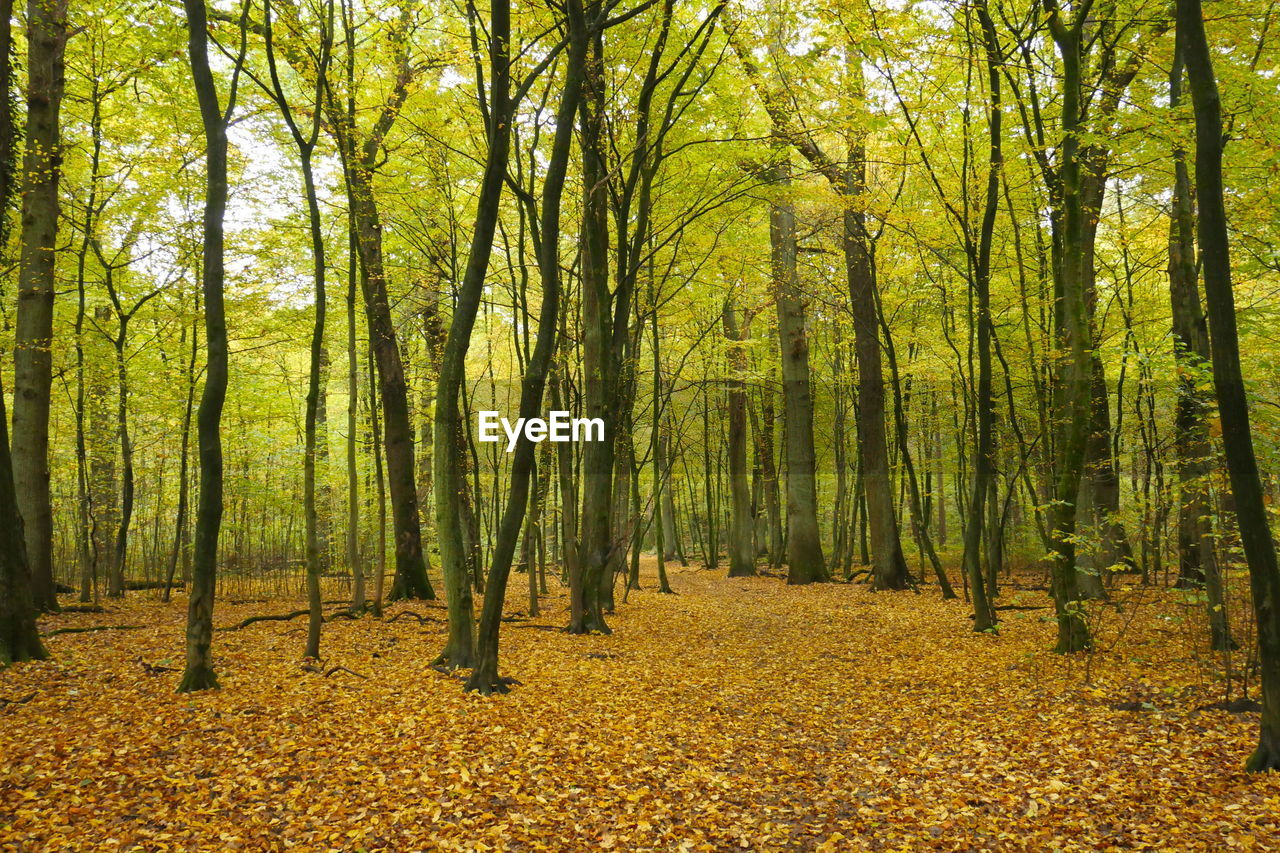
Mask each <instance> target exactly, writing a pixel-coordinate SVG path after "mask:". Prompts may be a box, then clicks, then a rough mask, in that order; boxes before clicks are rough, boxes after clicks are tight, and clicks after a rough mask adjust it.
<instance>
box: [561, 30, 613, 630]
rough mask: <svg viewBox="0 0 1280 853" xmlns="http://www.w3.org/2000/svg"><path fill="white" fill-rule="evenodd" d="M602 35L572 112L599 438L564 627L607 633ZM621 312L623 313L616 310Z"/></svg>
mask: <svg viewBox="0 0 1280 853" xmlns="http://www.w3.org/2000/svg"><path fill="white" fill-rule="evenodd" d="M605 98H606V95H605V73H604V40H603V37H602V35H601V34H600V33H595V34H593V35H592V37H591V45H590V50H589V51H588V54H587V59H586V73H585V75H584V80H583V98H582V105H581V108H580V109H579V113H580V120H579V126H580V138H581V143H580V144H581V148H582V180H583V212H582V261H581V268H582V299H581V303H582V365H583V373H584V374H585V375H584V403H585V409H586V416H587V417H588V418H601V419H603V420H604V424H605V437H604V441H593V442H588V443H586V444H585V445H584V446H583V451H582V481H583V482H582V515H581V523H582V528H581V530H582V533H581V550H580V551H579V554H578V557H579V559H580V560H581V561H582V584H581V590H580V592H579V594H580V595H581V598H582V600H581V603H580V604H578V605H576V606H575V607H574V608H572V610H573V611H574V612H572V613H571V620H570V624H569V632H570V633H573V634H586V633H592V632H597V631H598V632H601V633H610V630H609V626H608V624H606V622H605V619H604V611H605V607H604V605H605V600H606V592H605V585H606V584H610V585H611V584H612V578H609V577H608V566H609V563H610V558H611V556H612V549H613V547H614V545H613V541H612V533H613V524H612V518H611V510H612V504H613V459H614V447H615V443H616V440H617V423H616V422H615V420H614V417H613V415H614V411H613V410H614V403H615V400H614V399H613V396H614V392H615V390H616V388H617V384H616V370H615V365H614V364H612V362H613V352H614V346H615V342H614V341H613V332H614V331H615V330H614V323H613V310H612V308H613V298H614V297H613V294H612V293H611V291H610V288H609V221H608V209H609V208H608V204H609V201H608V182H607V181H608V178H607V175H608V169H607V165H606V161H605V146H606V142H605V139H604V109H605V102H606V101H605ZM624 316H627V315H624Z"/></svg>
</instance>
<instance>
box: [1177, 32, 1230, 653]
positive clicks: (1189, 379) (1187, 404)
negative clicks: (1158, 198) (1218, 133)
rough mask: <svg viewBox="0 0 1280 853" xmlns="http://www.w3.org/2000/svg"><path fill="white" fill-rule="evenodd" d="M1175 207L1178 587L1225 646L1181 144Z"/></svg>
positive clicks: (1204, 335) (1203, 342)
mask: <svg viewBox="0 0 1280 853" xmlns="http://www.w3.org/2000/svg"><path fill="white" fill-rule="evenodd" d="M1184 38H1185V34H1184V33H1183V32H1182V31H1181V30H1180V31H1179V32H1178V35H1177V44H1176V47H1175V50H1174V62H1173V69H1172V71H1170V73H1169V108H1170V109H1171V110H1173V109H1177V108H1178V107H1180V106H1181V105H1182V76H1183V61H1182V40H1183V39H1184ZM1173 167H1174V185H1173V203H1172V208H1173V213H1172V216H1171V217H1170V219H1169V300H1170V303H1171V304H1172V309H1173V313H1172V316H1173V355H1174V359H1175V360H1176V361H1177V365H1178V380H1177V394H1178V396H1177V403H1176V409H1175V414H1174V451H1175V455H1176V467H1177V474H1178V492H1179V501H1178V581H1177V583H1178V586H1179V587H1183V588H1190V587H1197V586H1201V585H1203V586H1204V588H1205V592H1206V605H1207V608H1208V617H1209V631H1210V640H1211V643H1212V646H1213V648H1214V649H1216V650H1219V651H1222V650H1225V649H1229V648H1231V647H1232V646H1233V645H1234V643H1233V641H1232V639H1231V632H1230V628H1229V627H1228V626H1229V622H1228V616H1227V608H1226V604H1227V602H1226V601H1225V600H1224V599H1223V594H1222V575H1221V570H1220V569H1219V567H1218V560H1217V554H1216V553H1215V549H1214V538H1213V505H1212V502H1211V501H1210V496H1209V478H1210V476H1211V473H1212V470H1213V451H1212V448H1211V445H1210V443H1209V418H1210V413H1211V408H1212V406H1213V400H1212V397H1211V395H1210V394H1208V393H1207V392H1205V391H1204V390H1202V386H1203V378H1204V376H1205V374H1206V373H1210V372H1211V371H1212V365H1211V363H1210V353H1209V329H1208V326H1207V325H1206V321H1205V316H1204V308H1203V307H1202V306H1201V304H1200V283H1199V276H1198V274H1197V272H1196V249H1195V215H1194V211H1193V203H1192V197H1191V176H1190V174H1189V172H1188V169H1187V155H1186V151H1184V150H1183V149H1182V148H1181V147H1180V146H1178V147H1175V148H1174V151H1173Z"/></svg>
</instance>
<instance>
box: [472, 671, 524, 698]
mask: <svg viewBox="0 0 1280 853" xmlns="http://www.w3.org/2000/svg"><path fill="white" fill-rule="evenodd" d="M520 683H521V682H520V681H519V679H515V678H511V677H510V676H499V677H497V678H485V679H483V680H481V681H476V679H475V676H474V674H473V675H472V677H471V678H469V679H468V680H467V683H466V685H465V686H464V687H463V688H462V690H463V692H465V693H479V694H480V695H481V696H492V695H494V694H495V693H496V694H498V695H504V694H507V693H510V692H511V688H512V687H515V686H519V685H520Z"/></svg>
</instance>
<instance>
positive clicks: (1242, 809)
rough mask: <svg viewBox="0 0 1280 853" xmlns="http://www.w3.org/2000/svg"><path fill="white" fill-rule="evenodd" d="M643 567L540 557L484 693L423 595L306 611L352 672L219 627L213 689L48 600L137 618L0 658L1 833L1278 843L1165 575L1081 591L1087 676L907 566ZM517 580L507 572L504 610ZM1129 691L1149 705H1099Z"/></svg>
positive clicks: (67, 843)
mask: <svg viewBox="0 0 1280 853" xmlns="http://www.w3.org/2000/svg"><path fill="white" fill-rule="evenodd" d="M644 569H645V571H644V582H645V586H646V589H645V590H642V591H640V592H633V593H631V596H630V600H629V603H627V604H625V605H623V604H621V603H620V604H619V609H618V612H617V613H616V614H615V615H613V616H612V617H611V625H612V627H613V628H614V634H613V635H611V636H592V637H573V636H569V635H566V634H563V633H561V632H560V631H559V630H557V629H558V628H559V627H560V626H562V625H563V624H564V622H565V613H564V607H565V605H566V604H567V601H566V599H565V595H564V591H563V590H562V589H559V588H558V585H557V584H556V583H555V581H554V580H552V582H551V583H552V586H553V588H555V589H554V594H553V595H551V596H547V597H544V598H543V601H542V606H543V614H544V615H543V617H541V618H539V619H537V620H533V621H532V622H528V621H525V622H512V623H508V624H506V625H504V626H503V648H502V654H503V661H504V667H503V671H504V673H505V674H507V675H512V676H515V677H516V678H518V679H519V680H520V681H521V682H522V683H521V684H520V685H519V686H517V687H516V688H515V689H514V690H513V692H512V693H511V694H510V695H507V696H500V697H492V698H481V697H478V696H475V695H464V694H463V693H462V690H461V683H460V681H459V680H458V679H457V678H455V677H450V676H447V675H443V674H440V673H437V672H435V671H433V670H431V669H430V667H429V663H430V661H431V659H432V658H433V657H434V656H435V654H436V652H437V651H438V650H439V647H440V645H441V643H442V635H443V624H442V623H441V622H439V621H435V620H439V619H442V618H443V615H444V611H443V609H442V608H441V607H440V605H439V603H413V604H408V605H399V604H398V605H395V606H393V607H391V608H390V609H389V613H390V614H395V613H398V612H401V611H404V610H412V611H415V612H417V613H419V614H421V615H423V616H424V617H426V618H427V621H425V622H423V623H421V624H420V623H419V622H418V621H417V620H415V619H410V618H401V619H399V620H397V621H395V622H378V621H376V620H373V619H362V620H359V621H356V622H351V621H346V620H338V621H334V622H331V623H328V624H327V625H326V626H325V637H324V645H323V648H324V653H325V655H326V661H325V665H326V667H325V668H326V670H327V669H328V668H329V667H333V666H339V665H340V666H345V667H348V668H349V669H350V670H354V671H355V672H357V673H359V674H360V675H364V676H367V679H360V678H357V677H355V676H352V675H350V674H349V673H347V672H343V671H338V672H335V673H334V674H333V675H332V676H330V677H324V676H323V675H320V674H315V673H309V672H306V671H305V670H303V668H302V667H301V665H300V661H299V660H298V654H299V653H300V651H301V648H302V643H303V634H302V628H303V623H302V620H295V621H293V622H287V623H286V622H262V623H257V624H255V625H253V626H251V627H249V628H246V629H244V630H242V631H234V632H231V631H220V632H218V633H217V634H216V635H215V641H214V644H215V655H216V660H217V665H218V670H219V675H220V677H221V678H222V683H223V689H222V690H221V691H219V692H217V693H213V694H206V695H199V696H191V697H180V696H176V695H174V694H173V692H172V691H173V689H174V686H175V684H176V681H177V674H176V673H160V674H157V675H151V674H148V673H147V671H146V670H145V669H144V667H143V666H141V665H140V664H139V660H141V661H142V662H145V663H148V664H152V665H156V664H160V665H165V666H177V665H179V664H180V662H181V650H182V624H183V616H184V613H185V606H184V602H182V601H180V600H175V601H174V602H173V603H172V604H169V605H162V604H159V603H158V602H155V601H153V600H150V599H146V598H142V597H140V596H137V595H135V596H133V597H131V598H130V599H129V600H127V601H126V602H125V603H123V604H120V605H117V604H115V603H108V605H107V606H108V608H110V609H111V610H112V611H113V612H110V613H105V614H66V615H62V616H55V617H49V618H46V619H44V620H42V622H43V627H44V628H45V629H46V630H48V629H50V628H52V627H55V626H65V625H90V624H122V623H123V624H138V625H143V626H145V627H143V628H142V629H140V630H133V631H120V632H101V633H91V634H64V635H59V636H56V637H51V638H49V646H50V650H51V651H52V653H53V656H54V657H53V660H51V661H49V662H44V663H38V664H30V665H23V666H20V667H18V668H15V669H13V670H10V671H8V672H4V673H0V696H3V697H5V698H8V699H15V698H23V697H25V696H27V695H28V694H31V693H34V696H33V698H31V700H30V701H28V702H25V703H22V704H6V705H4V706H3V707H2V708H0V848H4V849H9V848H17V849H30V850H72V849H86V850H90V849H92V850H109V849H132V848H134V847H137V848H138V849H165V845H168V846H169V847H170V848H171V849H181V850H195V849H209V850H226V849H246V850H258V849H284V847H285V846H286V845H292V846H297V847H300V848H302V849H325V848H326V847H328V848H332V849H341V850H356V849H391V850H420V849H449V848H452V847H459V848H464V849H486V848H497V849H517V850H520V849H540V848H539V845H541V847H542V849H553V850H558V849H565V850H589V849H619V850H642V849H653V850H669V849H681V848H682V847H683V848H684V849H707V850H726V849H750V850H772V849H815V848H821V847H822V846H823V845H826V849H924V848H937V849H973V848H979V849H982V848H990V849H1049V848H1052V847H1055V846H1056V847H1058V848H1061V849H1078V850H1094V849H1107V848H1112V847H1114V848H1117V849H1123V848H1129V847H1136V846H1142V845H1153V846H1156V847H1164V848H1170V847H1172V848H1176V849H1197V848H1199V849H1212V850H1221V849H1226V848H1228V847H1231V846H1232V845H1234V846H1238V847H1240V848H1247V847H1248V846H1250V845H1251V844H1252V845H1254V846H1257V847H1258V849H1263V848H1265V847H1266V846H1267V845H1273V846H1274V845H1280V828H1277V822H1278V821H1280V777H1278V776H1274V775H1273V776H1271V777H1262V778H1245V777H1244V776H1243V774H1241V773H1240V772H1239V768H1240V765H1241V762H1242V760H1243V756H1244V755H1245V753H1246V752H1247V750H1248V748H1249V747H1250V746H1251V745H1252V737H1253V733H1254V731H1255V730H1256V725H1257V723H1256V716H1254V715H1239V716H1238V717H1237V716H1236V715H1231V714H1227V713H1224V712H1204V713H1194V708H1195V707H1196V706H1197V705H1199V704H1203V703H1205V702H1207V701H1211V700H1212V699H1214V698H1216V697H1215V696H1212V695H1209V694H1208V693H1207V691H1208V689H1209V687H1208V685H1207V684H1206V685H1204V686H1203V687H1198V686H1197V684H1198V681H1197V675H1196V670H1195V668H1194V667H1195V660H1196V652H1195V649H1194V648H1193V647H1192V645H1191V641H1190V640H1189V639H1187V637H1189V636H1190V635H1191V632H1189V631H1180V630H1179V629H1178V628H1177V627H1176V623H1173V622H1170V621H1169V620H1170V619H1171V618H1174V617H1176V616H1178V614H1180V612H1181V611H1180V609H1179V608H1177V607H1176V606H1175V605H1174V604H1173V603H1172V602H1173V599H1172V598H1171V597H1169V596H1168V595H1167V594H1165V593H1135V595H1137V594H1141V595H1142V596H1143V598H1142V599H1141V601H1142V603H1141V604H1140V606H1137V609H1136V610H1135V611H1134V612H1135V613H1136V617H1135V618H1134V620H1133V622H1132V623H1128V624H1126V623H1124V622H1123V621H1122V620H1120V619H1119V618H1117V617H1116V616H1115V615H1114V614H1112V615H1107V614H1110V613H1111V611H1099V613H1100V616H1101V617H1102V618H1105V619H1107V620H1109V621H1106V622H1105V623H1104V624H1103V626H1102V627H1103V631H1102V636H1104V637H1108V636H1114V634H1115V633H1116V631H1118V630H1119V629H1121V628H1122V627H1123V636H1122V637H1121V642H1120V644H1118V645H1117V646H1116V649H1115V650H1114V651H1108V652H1106V653H1103V654H1100V655H1098V656H1097V657H1096V659H1095V660H1094V661H1093V663H1092V670H1093V676H1094V677H1093V684H1092V685H1089V686H1087V685H1085V683H1084V661H1083V660H1082V659H1079V658H1077V659H1072V660H1067V659H1063V658H1060V657H1056V656H1054V655H1052V654H1050V653H1048V651H1047V649H1048V647H1049V646H1050V644H1051V641H1052V626H1051V625H1050V624H1048V623H1045V622H1042V621H1041V620H1040V618H1039V617H1040V616H1041V615H1043V614H1044V613H1047V611H1022V612H1019V613H1016V614H1011V618H1009V620H1008V621H1007V622H1006V623H1005V624H1004V626H1003V628H1002V631H1001V634H1000V635H999V636H980V635H975V634H973V633H972V632H971V631H969V630H968V628H967V622H966V618H965V617H966V615H967V613H968V612H969V611H968V609H967V607H966V605H964V604H963V603H960V602H941V601H938V600H937V597H936V588H935V587H925V588H924V590H923V591H922V592H921V593H920V594H914V593H909V592H908V593H892V594H889V593H880V594H874V593H872V592H871V591H870V590H869V589H868V588H867V587H865V586H862V585H846V584H824V585H816V586H810V587H788V586H786V585H785V584H784V583H783V582H782V581H781V580H780V579H777V578H748V579H728V578H726V577H724V574H723V572H708V571H703V570H698V569H693V568H690V569H678V568H674V567H672V568H671V569H670V571H671V575H672V584H673V586H674V587H675V589H676V590H677V592H678V593H679V594H678V595H675V596H668V595H661V594H659V593H657V592H654V591H652V590H653V589H654V587H655V586H656V582H655V581H656V578H655V577H654V576H653V570H654V562H653V560H652V559H646V560H645V565H644ZM335 592H336V591H332V590H331V591H330V592H328V593H326V594H327V595H330V594H334V593H335ZM525 595H526V593H525V592H524V577H523V576H521V575H516V576H514V577H513V579H512V589H511V591H510V599H509V607H508V612H510V613H513V614H514V613H516V612H518V611H521V610H523V609H525ZM618 596H619V602H621V589H619V591H618ZM1019 600H1022V601H1024V602H1027V603H1031V604H1041V603H1043V602H1044V599H1043V593H1039V592H1029V593H1022V594H1021V597H1020V599H1019ZM1135 601H1136V599H1135ZM297 606H298V605H297V604H295V603H293V602H292V601H287V602H286V601H279V600H276V601H269V602H262V601H255V602H249V603H245V604H239V605H232V604H228V603H220V604H219V605H218V608H217V611H216V616H215V622H216V623H217V624H218V625H230V624H234V623H235V622H237V621H239V620H240V619H242V618H244V617H246V616H249V615H255V614H263V613H273V612H283V611H288V610H291V609H293V608H295V607H297ZM1108 632H1110V633H1108ZM1130 700H1140V701H1142V702H1147V703H1148V704H1149V706H1150V708H1152V709H1154V710H1142V711H1136V712H1134V711H1122V710H1117V709H1115V708H1113V707H1111V706H1112V705H1113V704H1114V703H1116V702H1124V701H1130Z"/></svg>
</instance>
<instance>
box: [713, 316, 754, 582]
mask: <svg viewBox="0 0 1280 853" xmlns="http://www.w3.org/2000/svg"><path fill="white" fill-rule="evenodd" d="M736 314H737V308H736V307H735V306H734V303H733V299H732V297H730V298H728V299H725V302H724V308H723V309H722V312H721V315H722V323H723V325H724V336H725V338H726V339H727V340H728V341H729V342H730V343H729V355H728V371H729V372H728V379H727V382H726V384H727V385H728V387H729V497H730V504H731V515H730V519H731V521H730V524H729V577H731V578H738V577H747V576H750V575H754V574H755V573H756V561H755V549H754V547H753V542H752V539H753V536H752V532H753V531H752V524H751V490H750V487H749V486H748V485H747V391H746V385H745V383H744V382H743V381H742V378H741V377H742V376H743V375H744V374H745V373H746V370H747V358H746V354H745V353H744V352H743V350H742V344H741V342H742V340H743V339H744V334H743V332H742V331H740V330H739V327H738V319H737V316H736Z"/></svg>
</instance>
